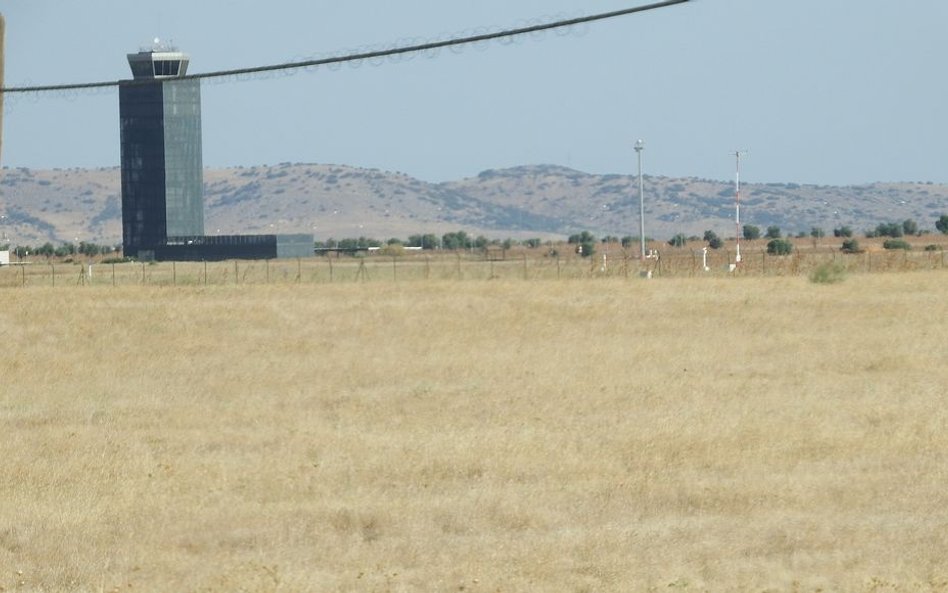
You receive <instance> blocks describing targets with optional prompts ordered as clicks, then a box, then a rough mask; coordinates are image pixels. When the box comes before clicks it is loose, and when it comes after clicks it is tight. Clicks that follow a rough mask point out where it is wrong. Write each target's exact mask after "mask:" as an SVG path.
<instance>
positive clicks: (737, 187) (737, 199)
mask: <svg viewBox="0 0 948 593" xmlns="http://www.w3.org/2000/svg"><path fill="white" fill-rule="evenodd" d="M747 152H748V151H747V150H735V151H734V158H735V159H736V161H737V168H736V173H735V176H734V222H735V224H736V226H737V233H736V234H735V235H734V237H735V239H736V241H737V247H736V249H735V251H736V254H735V255H734V263H735V265H736V264H739V263H741V157H742V156H744V155H745V154H747Z"/></svg>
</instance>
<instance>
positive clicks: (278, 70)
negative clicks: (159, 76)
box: [0, 0, 691, 98]
mask: <svg viewBox="0 0 948 593" xmlns="http://www.w3.org/2000/svg"><path fill="white" fill-rule="evenodd" d="M690 1H691V0H664V1H662V2H654V3H651V4H645V5H642V6H635V7H632V8H625V9H622V10H614V11H611V12H603V13H598V14H592V15H585V16H578V17H573V18H566V19H558V20H553V21H549V22H536V23H526V24H524V25H522V26H515V27H514V28H512V29H500V30H489V29H486V28H481V29H475V30H473V31H470V32H469V33H467V34H462V35H461V36H456V37H449V38H442V39H440V40H434V41H421V40H418V39H409V40H403V41H402V43H400V44H397V45H396V46H394V47H382V46H378V47H367V48H364V49H363V50H359V51H354V52H349V53H345V54H342V55H328V56H323V57H318V56H311V57H307V58H304V59H299V60H294V61H290V62H283V63H280V64H270V65H266V66H252V67H247V68H235V69H231V70H217V71H211V72H203V73H199V74H188V75H186V76H181V77H178V78H176V80H224V81H226V80H236V81H243V80H260V79H269V78H274V77H276V76H278V75H282V76H292V75H294V74H295V73H296V72H297V71H299V70H305V71H313V70H315V69H318V68H319V67H321V66H325V67H327V68H329V69H338V68H341V67H342V65H343V64H349V65H350V66H351V67H359V66H361V65H363V64H364V63H365V62H368V63H369V64H370V65H375V66H378V65H382V64H384V63H386V62H387V61H389V62H390V61H403V60H410V59H413V58H414V57H415V56H417V55H419V54H420V55H422V56H425V57H429V58H434V57H437V56H438V55H439V54H440V52H441V50H442V49H446V48H447V49H451V50H452V51H463V47H464V46H468V45H470V46H473V47H475V48H478V49H481V48H486V47H487V46H488V45H489V44H490V42H492V41H500V42H501V43H504V44H512V43H516V42H517V40H518V38H523V37H525V36H533V37H537V36H542V35H543V34H545V33H546V32H547V31H555V32H557V33H558V34H563V35H568V34H569V31H570V28H572V27H576V26H579V25H586V24H589V23H593V22H596V21H603V20H608V19H614V18H618V17H621V16H627V15H631V14H635V13H639V12H646V11H650V10H656V9H659V8H666V7H669V6H674V5H676V4H684V3H686V2H690ZM149 82H152V81H148V80H141V81H135V80H111V81H103V82H85V83H73V84H53V85H35V86H34V85H23V86H14V87H4V88H0V93H2V94H4V95H16V94H38V93H60V94H62V95H63V96H64V97H66V98H74V97H75V92H77V91H86V92H89V91H97V90H99V91H102V90H105V92H109V91H108V89H110V88H113V87H117V86H119V85H123V84H148V83H149ZM8 98H9V97H8Z"/></svg>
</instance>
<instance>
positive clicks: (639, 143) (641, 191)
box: [635, 139, 645, 261]
mask: <svg viewBox="0 0 948 593" xmlns="http://www.w3.org/2000/svg"><path fill="white" fill-rule="evenodd" d="M643 150H645V142H643V141H642V140H641V139H639V140H636V142H635V152H636V154H637V155H638V161H639V241H640V242H641V245H640V249H641V251H640V253H641V257H642V261H645V198H644V194H645V191H644V190H645V185H644V183H643V181H642V151H643Z"/></svg>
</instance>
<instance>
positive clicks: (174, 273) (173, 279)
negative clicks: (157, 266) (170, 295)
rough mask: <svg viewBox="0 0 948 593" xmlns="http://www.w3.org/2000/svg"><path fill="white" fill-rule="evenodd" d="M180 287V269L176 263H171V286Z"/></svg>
mask: <svg viewBox="0 0 948 593" xmlns="http://www.w3.org/2000/svg"><path fill="white" fill-rule="evenodd" d="M177 285H178V268H177V267H175V262H171V286H177Z"/></svg>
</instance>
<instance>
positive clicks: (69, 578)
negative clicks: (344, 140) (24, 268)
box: [0, 271, 948, 592]
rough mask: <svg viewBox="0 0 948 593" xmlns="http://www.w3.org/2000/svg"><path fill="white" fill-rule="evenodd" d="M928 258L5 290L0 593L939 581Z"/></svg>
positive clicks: (846, 587) (943, 372)
mask: <svg viewBox="0 0 948 593" xmlns="http://www.w3.org/2000/svg"><path fill="white" fill-rule="evenodd" d="M946 293H948V274H945V273H944V272H937V271H936V272H927V273H909V274H898V275H857V276H851V277H850V278H849V279H847V280H846V282H843V283H842V284H837V285H832V286H828V285H814V284H811V283H809V282H807V280H806V279H805V278H799V277H782V278H754V279H752V278H724V279H722V278H704V279H692V280H688V279H683V280H669V279H664V280H653V281H648V282H647V281H642V280H638V279H633V280H625V279H609V280H602V281H584V282H583V281H563V282H556V281H537V282H523V281H520V282H514V281H502V282H460V283H459V282H411V283H381V284H380V283H369V284H356V283H349V284H345V285H341V284H335V285H306V284H303V285H299V286H297V285H281V286H210V287H202V286H201V287H194V286H192V287H180V286H179V287H150V286H145V287H140V286H138V287H136V286H119V287H117V288H113V287H111V286H103V287H91V288H90V287H85V288H75V289H69V290H65V289H62V288H58V287H57V288H44V287H32V288H30V287H27V288H25V289H23V288H10V289H5V290H3V291H2V295H3V301H4V309H3V311H2V312H0V332H2V334H0V335H2V337H3V344H4V354H3V356H2V357H0V380H2V383H0V390H2V391H0V434H2V437H0V459H2V463H0V590H3V591H49V592H58V591H90V592H91V591H117V590H121V591H195V592H197V591H201V592H212V591H287V592H288V591H335V592H356V591H360V592H361V591H366V592H383V591H392V592H397V591H412V592H414V591H418V592H421V591H425V592H427V591H468V592H471V591H474V592H477V591H483V592H495V591H503V592H517V591H523V592H528V591H529V592H580V591H646V590H655V591H657V590H681V589H685V590H689V591H705V590H707V591H817V590H822V591H837V590H838V591H896V590H899V591H946V590H948V563H946V560H945V559H946V558H948V488H946V486H948V430H946V428H948V426H946V424H948V412H946V409H945V406H944V405H943V400H944V392H945V387H944V386H945V385H946V384H948V347H946V344H948V322H946V319H948V300H946V299H945V295H946Z"/></svg>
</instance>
